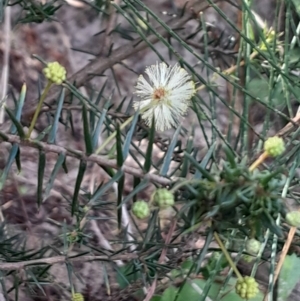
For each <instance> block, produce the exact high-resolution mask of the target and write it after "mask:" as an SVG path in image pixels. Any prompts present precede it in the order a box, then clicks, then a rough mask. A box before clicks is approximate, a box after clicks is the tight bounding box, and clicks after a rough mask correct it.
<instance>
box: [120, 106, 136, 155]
mask: <svg viewBox="0 0 300 301" xmlns="http://www.w3.org/2000/svg"><path fill="white" fill-rule="evenodd" d="M138 117H139V112H138V111H137V112H136V113H135V114H134V117H133V120H132V122H131V126H130V130H129V132H128V133H127V136H126V138H125V142H124V146H123V160H126V158H127V156H128V154H129V150H130V144H131V141H132V136H133V134H134V129H135V126H136V123H137V121H138Z"/></svg>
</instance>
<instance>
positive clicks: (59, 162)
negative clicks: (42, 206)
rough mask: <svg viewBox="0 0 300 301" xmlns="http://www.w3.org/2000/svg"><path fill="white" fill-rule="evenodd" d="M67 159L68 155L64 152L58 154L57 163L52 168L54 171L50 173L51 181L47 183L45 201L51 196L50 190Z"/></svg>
mask: <svg viewBox="0 0 300 301" xmlns="http://www.w3.org/2000/svg"><path fill="white" fill-rule="evenodd" d="M65 159H66V155H65V154H64V153H60V154H59V156H58V159H57V161H56V163H55V166H54V168H53V170H52V173H51V175H50V178H49V181H48V183H47V186H46V189H45V194H44V201H45V200H46V198H47V197H48V196H49V193H50V190H51V189H52V186H53V183H54V180H55V178H56V176H57V173H58V171H59V170H60V168H61V167H62V165H63V163H64V162H65Z"/></svg>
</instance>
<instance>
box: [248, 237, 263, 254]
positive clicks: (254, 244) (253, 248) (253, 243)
mask: <svg viewBox="0 0 300 301" xmlns="http://www.w3.org/2000/svg"><path fill="white" fill-rule="evenodd" d="M260 246H261V243H260V242H259V241H258V240H256V239H254V238H251V239H248V240H247V242H246V251H247V252H248V253H249V254H253V255H256V254H257V253H258V252H259V250H260Z"/></svg>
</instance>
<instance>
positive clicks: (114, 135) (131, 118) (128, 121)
mask: <svg viewBox="0 0 300 301" xmlns="http://www.w3.org/2000/svg"><path fill="white" fill-rule="evenodd" d="M150 107H151V106H150V105H149V106H146V107H144V108H143V109H141V110H140V114H142V113H144V112H145V111H147V110H148V109H149V108H150ZM133 118H134V115H133V116H131V117H130V118H128V119H127V120H126V121H125V122H124V123H122V124H121V125H120V130H123V129H124V128H125V127H126V126H127V125H128V124H130V122H131V121H132V120H133ZM116 135H117V131H114V132H113V133H112V134H111V135H110V136H109V137H108V138H107V139H106V140H105V141H104V142H103V144H102V145H101V146H99V147H98V149H97V150H96V152H95V154H96V155H98V154H99V153H100V152H101V151H102V150H103V149H104V148H105V147H106V146H107V145H108V144H109V143H110V142H111V141H112V140H113V139H114V138H115V137H116Z"/></svg>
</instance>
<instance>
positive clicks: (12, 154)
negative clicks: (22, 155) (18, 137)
mask: <svg viewBox="0 0 300 301" xmlns="http://www.w3.org/2000/svg"><path fill="white" fill-rule="evenodd" d="M18 152H19V145H18V144H13V145H12V147H11V150H10V152H9V157H8V160H7V163H6V165H5V168H4V170H3V173H2V175H1V178H0V190H2V188H3V186H4V183H5V181H6V178H7V175H8V173H9V171H10V168H11V165H12V164H13V162H14V160H15V159H16V156H17V154H18Z"/></svg>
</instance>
